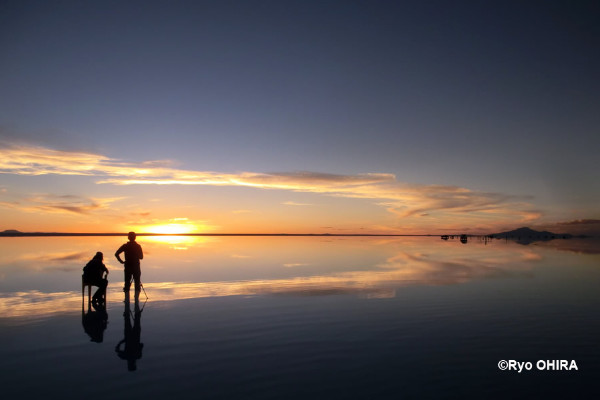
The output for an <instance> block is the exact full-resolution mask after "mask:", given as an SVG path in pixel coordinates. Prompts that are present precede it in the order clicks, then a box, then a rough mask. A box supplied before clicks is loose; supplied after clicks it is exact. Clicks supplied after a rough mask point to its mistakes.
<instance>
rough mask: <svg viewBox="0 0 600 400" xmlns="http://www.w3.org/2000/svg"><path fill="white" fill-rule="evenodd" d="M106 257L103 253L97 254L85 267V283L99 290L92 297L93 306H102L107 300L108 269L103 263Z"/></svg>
mask: <svg viewBox="0 0 600 400" xmlns="http://www.w3.org/2000/svg"><path fill="white" fill-rule="evenodd" d="M103 259H104V256H103V255H102V253H101V252H97V253H96V255H95V256H94V258H92V259H91V260H90V261H89V262H88V263H87V264H86V266H85V267H83V280H84V282H86V283H88V284H91V285H93V286H98V290H96V293H94V296H93V297H92V304H94V305H97V304H102V303H104V300H105V299H106V287H107V286H108V279H106V278H107V277H108V268H106V265H104V263H103V262H102V261H103ZM105 274H106V275H105Z"/></svg>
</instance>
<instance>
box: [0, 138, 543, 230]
mask: <svg viewBox="0 0 600 400" xmlns="http://www.w3.org/2000/svg"><path fill="white" fill-rule="evenodd" d="M0 160H1V161H0V173H5V174H22V175H44V174H60V175H88V176H95V177H99V178H100V180H99V181H98V182H97V183H102V184H113V185H213V186H246V187H254V188H260V189H277V190H289V191H294V192H309V193H319V194H324V195H328V196H339V197H350V198H362V199H372V200H374V201H376V204H378V205H380V206H383V207H385V208H386V209H387V210H388V211H389V212H391V213H393V214H395V215H397V216H399V217H401V218H409V217H414V218H423V217H430V216H431V214H433V213H437V216H438V217H439V216H448V215H449V214H461V215H463V216H464V215H466V214H469V215H476V216H479V217H480V218H484V219H486V218H491V217H495V218H496V219H498V218H499V217H502V218H511V219H514V218H519V219H520V220H521V221H533V220H536V219H538V218H539V217H540V216H541V213H540V212H539V211H536V210H533V209H532V207H531V205H530V204H528V203H526V202H524V201H523V200H522V199H519V198H517V197H515V196H510V195H506V194H502V193H493V192H482V191H476V190H471V189H468V188H463V187H459V186H451V185H417V184H407V183H403V182H399V181H398V180H397V179H396V176H395V175H393V174H388V173H363V174H354V175H341V174H328V173H320V172H278V173H257V172H240V173H220V172H214V171H194V170H183V169H178V168H174V167H173V163H172V162H170V161H148V162H144V163H140V164H134V163H127V162H122V161H120V160H116V159H111V158H109V157H106V156H102V155H98V154H92V153H84V152H68V151H58V150H52V149H46V148H41V147H27V146H9V147H4V148H0ZM113 200H114V199H113ZM103 201H104V203H106V202H110V201H112V200H111V199H104V200H103ZM34 203H37V204H38V205H37V207H41V208H42V209H44V210H46V211H68V212H81V213H85V212H88V211H91V210H93V209H94V208H98V207H101V206H102V203H101V202H100V201H99V200H97V201H95V202H94V201H92V202H89V203H87V204H82V203H76V205H70V204H69V203H68V202H60V201H58V202H54V203H52V204H46V203H44V202H43V201H42V202H40V201H37V202H34ZM40 203H41V204H40ZM285 204H288V205H292V203H291V202H288V203H285ZM293 204H294V205H299V203H293Z"/></svg>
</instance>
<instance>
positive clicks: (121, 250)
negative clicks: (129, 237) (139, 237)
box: [115, 245, 125, 264]
mask: <svg viewBox="0 0 600 400" xmlns="http://www.w3.org/2000/svg"><path fill="white" fill-rule="evenodd" d="M124 251H125V245H123V246H121V247H119V250H117V252H116V253H115V257H117V260H119V262H120V263H121V264H125V261H123V260H121V257H120V254H121V253H122V252H124Z"/></svg>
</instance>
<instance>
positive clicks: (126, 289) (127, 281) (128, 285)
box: [123, 268, 133, 292]
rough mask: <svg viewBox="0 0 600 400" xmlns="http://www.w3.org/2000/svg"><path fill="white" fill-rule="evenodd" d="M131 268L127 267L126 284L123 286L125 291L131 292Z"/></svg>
mask: <svg viewBox="0 0 600 400" xmlns="http://www.w3.org/2000/svg"><path fill="white" fill-rule="evenodd" d="M132 275H133V274H132V272H131V269H129V268H125V286H123V291H125V292H129V287H130V286H131V276H132Z"/></svg>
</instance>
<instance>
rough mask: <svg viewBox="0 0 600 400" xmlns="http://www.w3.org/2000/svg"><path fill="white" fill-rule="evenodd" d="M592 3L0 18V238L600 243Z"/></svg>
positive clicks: (597, 58) (21, 6)
mask: <svg viewBox="0 0 600 400" xmlns="http://www.w3.org/2000/svg"><path fill="white" fill-rule="evenodd" d="M599 16H600V5H599V4H598V2H596V1H576V2H574V1H527V2H523V1H501V2H500V1H498V2H481V1H453V2H448V1H306V0H305V1H293V0H292V1H285V2H284V1H252V0H248V1H102V2H97V1H50V2H45V1H26V0H25V1H2V2H1V3H0V48H2V52H1V53H0V230H4V229H17V230H21V231H60V232H121V231H124V232H126V231H129V230H137V231H140V232H141V231H145V232H161V233H178V232H207V233H383V234H387V233H396V234H410V233H418V234H423V233H432V234H436V233H440V232H444V233H446V232H457V233H492V232H497V231H501V230H506V229H514V228H517V227H520V226H532V227H538V228H546V229H553V230H554V231H557V232H573V233H586V232H600V209H599V207H598V204H599V200H600V183H599V179H598V171H600V162H599V159H600V158H599V157H598V155H597V154H598V148H600V134H599V133H600V132H599V127H600V113H599V112H598V105H599V104H600V24H598V23H597V21H598V17H599Z"/></svg>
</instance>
